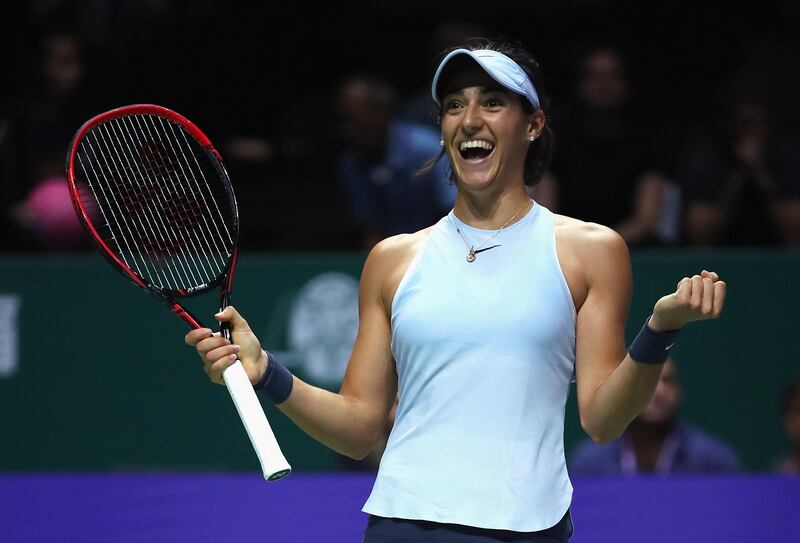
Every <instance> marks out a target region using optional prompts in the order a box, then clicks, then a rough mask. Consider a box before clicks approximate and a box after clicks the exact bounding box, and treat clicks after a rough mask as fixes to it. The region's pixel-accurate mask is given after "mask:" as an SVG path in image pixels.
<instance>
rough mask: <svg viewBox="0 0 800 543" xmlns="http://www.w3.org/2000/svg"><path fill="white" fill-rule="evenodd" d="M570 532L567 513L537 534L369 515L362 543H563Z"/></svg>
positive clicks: (570, 535) (569, 521)
mask: <svg viewBox="0 0 800 543" xmlns="http://www.w3.org/2000/svg"><path fill="white" fill-rule="evenodd" d="M572 532H573V527H572V518H571V517H570V515H569V510H567V512H566V514H565V515H564V518H562V519H561V520H560V521H559V523H558V524H556V525H555V526H553V527H552V528H548V529H547V530H540V531H538V532H513V531H510V530H487V529H485V528H473V527H471V526H462V525H460V524H440V523H438V522H429V521H426V520H405V519H399V518H385V517H376V516H375V515H370V517H369V522H368V523H367V530H366V532H364V543H498V542H503V543H506V542H514V543H566V542H567V540H568V539H569V538H570V537H572Z"/></svg>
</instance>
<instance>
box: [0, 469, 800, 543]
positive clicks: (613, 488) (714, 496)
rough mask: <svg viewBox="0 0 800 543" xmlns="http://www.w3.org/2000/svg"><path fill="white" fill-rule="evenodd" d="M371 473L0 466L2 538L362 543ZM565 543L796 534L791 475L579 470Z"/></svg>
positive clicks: (795, 488) (798, 487)
mask: <svg viewBox="0 0 800 543" xmlns="http://www.w3.org/2000/svg"><path fill="white" fill-rule="evenodd" d="M372 480H373V477H372V476H370V475H361V474H358V475H354V474H317V475H310V474H293V475H291V476H290V477H288V478H287V479H284V480H282V481H279V482H274V483H267V482H265V481H264V480H263V479H261V478H260V477H258V476H256V475H249V474H248V475H236V474H178V473H158V474H0V541H2V542H4V543H28V542H45V541H46V542H51V541H58V542H69V541H80V542H81V543H90V542H109V541H113V542H120V543H128V542H131V543H132V542H148V543H157V542H175V541H192V542H204V541H208V542H215V543H219V542H228V541H231V542H233V541H235V542H237V543H247V542H274V543H283V542H287V543H294V542H317V541H320V542H326V543H335V542H347V543H352V542H359V541H361V537H362V533H363V530H364V526H365V525H366V515H365V514H364V513H361V506H362V505H363V503H364V500H366V498H367V495H368V494H369V491H370V488H371V486H372ZM573 483H574V486H575V497H574V502H573V506H572V516H573V522H574V524H575V535H574V536H573V538H572V539H571V540H570V543H604V542H615V543H619V542H622V543H624V542H628V541H632V542H633V541H636V542H639V541H647V542H648V543H662V542H663V543H675V542H676V541H679V542H681V543H691V542H695V541H696V542H703V543H708V542H716V541H724V542H726V543H736V542H741V543H745V542H747V543H752V542H760V541H800V520H798V519H799V518H800V515H798V513H797V512H798V504H800V478H794V479H792V478H788V477H779V476H737V477H692V478H689V477H684V478H671V479H663V478H581V479H577V478H576V479H575V480H574V481H573Z"/></svg>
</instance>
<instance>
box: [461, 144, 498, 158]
mask: <svg viewBox="0 0 800 543" xmlns="http://www.w3.org/2000/svg"><path fill="white" fill-rule="evenodd" d="M492 151H494V145H492V144H491V143H489V142H488V141H482V140H476V141H462V142H461V145H459V146H458V152H459V154H461V157H462V158H463V159H464V160H481V159H483V158H486V157H487V156H489V155H490V154H492Z"/></svg>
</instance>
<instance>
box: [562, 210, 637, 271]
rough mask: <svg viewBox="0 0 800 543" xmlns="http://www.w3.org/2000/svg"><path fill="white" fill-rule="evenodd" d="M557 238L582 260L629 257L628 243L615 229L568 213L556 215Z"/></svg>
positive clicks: (564, 246) (566, 248)
mask: <svg viewBox="0 0 800 543" xmlns="http://www.w3.org/2000/svg"><path fill="white" fill-rule="evenodd" d="M555 229H556V240H557V243H558V244H559V249H561V247H562V246H563V248H564V249H565V250H566V251H567V252H569V253H571V254H573V255H574V256H575V257H576V258H579V259H581V260H586V261H588V260H592V261H594V259H596V258H615V257H624V258H628V245H627V244H626V243H625V240H624V239H623V238H622V236H620V235H619V234H618V233H617V232H616V231H615V230H613V229H611V228H609V227H607V226H603V225H602V224H597V223H593V222H586V221H582V220H579V219H575V218H572V217H567V216H566V215H555Z"/></svg>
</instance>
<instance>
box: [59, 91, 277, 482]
mask: <svg viewBox="0 0 800 543" xmlns="http://www.w3.org/2000/svg"><path fill="white" fill-rule="evenodd" d="M67 177H68V180H69V188H70V193H71V195H72V201H73V204H74V205H75V210H76V212H77V214H78V218H79V219H80V221H81V222H82V223H83V225H84V227H86V230H87V232H89V235H90V236H91V239H92V241H94V244H95V245H96V246H97V248H98V249H99V250H100V252H101V253H102V254H103V256H104V257H105V258H106V260H107V261H108V262H109V263H110V264H111V265H112V266H113V267H114V268H115V269H116V270H117V271H119V272H120V273H122V274H123V275H124V276H125V277H127V278H128V279H130V280H131V281H133V282H134V283H135V284H137V285H138V286H140V287H142V288H144V289H145V290H147V291H148V292H149V293H150V294H152V295H153V296H155V297H156V298H157V299H159V300H160V301H161V302H163V303H164V304H165V305H166V306H167V307H168V308H169V309H170V310H171V311H172V312H173V313H175V314H176V315H177V316H179V317H181V318H182V319H183V320H184V321H185V322H186V323H187V324H189V326H191V327H193V328H203V326H202V325H201V324H200V321H199V320H198V319H197V318H195V317H194V316H193V315H192V314H191V313H190V312H189V311H188V310H187V309H185V308H184V307H183V306H182V305H181V304H180V303H178V302H177V299H179V298H183V297H187V296H194V295H197V294H201V293H204V292H208V291H210V290H212V289H214V288H216V287H220V294H221V296H220V297H221V301H220V310H222V309H224V308H225V307H227V306H228V303H229V300H230V293H231V287H232V285H233V272H234V269H235V266H236V254H237V242H238V234H239V214H238V210H237V207H236V198H235V196H234V194H233V189H232V187H231V183H230V179H229V178H228V174H227V172H226V170H225V166H224V165H223V164H222V159H221V157H220V156H219V153H218V152H217V151H216V149H214V147H213V146H212V144H211V142H210V141H209V139H208V138H207V137H206V136H205V135H204V134H203V133H202V132H201V131H200V130H199V129H198V128H197V127H196V126H195V125H194V124H192V123H191V122H190V121H189V120H187V119H186V118H184V117H183V116H181V115H179V114H177V113H175V112H174V111H171V110H169V109H166V108H163V107H160V106H154V105H134V106H127V107H122V108H118V109H114V110H111V111H108V112H106V113H103V114H100V115H98V116H96V117H94V118H92V119H91V120H89V121H88V122H87V123H86V124H84V125H83V126H82V127H81V128H80V130H78V133H77V134H76V135H75V138H74V139H73V141H72V145H71V146H70V150H69V154H68V155H67ZM220 332H221V334H222V335H223V336H224V337H225V338H226V339H228V340H230V339H231V338H230V328H229V326H226V325H223V326H222V327H221V328H220ZM223 378H224V380H225V384H226V386H227V388H228V391H229V392H230V394H231V398H232V399H233V402H234V404H236V409H237V411H238V412H239V416H240V417H241V419H242V423H244V426H245V428H246V429H247V435H248V436H249V437H250V441H251V442H252V443H253V448H254V449H255V451H256V455H257V456H258V459H259V461H260V462H261V467H262V470H263V472H264V477H265V478H266V479H267V480H269V481H273V480H276V479H281V478H283V477H285V476H286V475H288V474H289V473H290V472H291V467H290V466H289V464H288V462H286V458H284V456H283V453H282V452H281V450H280V447H279V446H278V443H277V441H276V440H275V436H274V435H273V433H272V429H271V428H270V425H269V422H268V421H267V418H266V415H265V414H264V410H263V409H262V407H261V404H260V403H259V401H258V398H256V395H255V391H254V390H253V386H252V384H251V383H250V379H249V378H248V377H247V374H246V372H245V370H244V367H243V366H242V364H241V362H239V361H238V360H237V361H236V363H234V364H233V365H231V366H229V367H228V368H226V369H225V371H224V372H223Z"/></svg>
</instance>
